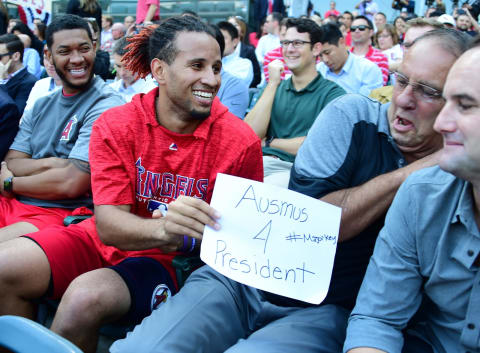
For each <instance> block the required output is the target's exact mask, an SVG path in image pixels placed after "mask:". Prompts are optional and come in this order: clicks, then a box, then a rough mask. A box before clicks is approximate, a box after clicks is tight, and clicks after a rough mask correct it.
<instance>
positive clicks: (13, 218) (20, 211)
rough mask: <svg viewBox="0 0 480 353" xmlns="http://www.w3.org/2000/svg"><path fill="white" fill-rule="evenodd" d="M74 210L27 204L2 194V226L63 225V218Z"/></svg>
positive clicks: (0, 216)
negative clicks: (23, 223) (18, 224)
mask: <svg viewBox="0 0 480 353" xmlns="http://www.w3.org/2000/svg"><path fill="white" fill-rule="evenodd" d="M74 211H75V210H70V209H66V208H53V207H52V208H48V207H38V206H32V205H27V204H24V203H22V202H20V201H18V200H17V199H7V198H6V197H3V196H1V195H0V228H2V227H6V226H9V225H11V224H14V223H18V222H28V223H30V224H33V225H34V226H35V227H37V228H38V229H43V228H45V227H47V226H50V225H54V224H58V225H63V219H64V218H65V217H67V216H70V215H71V214H72V213H73V212H74ZM90 213H91V212H90Z"/></svg>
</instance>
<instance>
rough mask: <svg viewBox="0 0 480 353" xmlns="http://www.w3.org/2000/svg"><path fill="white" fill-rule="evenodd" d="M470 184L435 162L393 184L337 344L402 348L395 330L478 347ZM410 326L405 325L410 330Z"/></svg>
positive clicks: (455, 347) (479, 277)
mask: <svg viewBox="0 0 480 353" xmlns="http://www.w3.org/2000/svg"><path fill="white" fill-rule="evenodd" d="M473 207H474V200H473V196H472V186H471V184H470V183H469V182H466V181H464V180H462V179H459V178H456V177H455V176H453V175H452V174H449V173H446V172H444V171H442V170H441V169H440V168H439V167H438V166H437V167H432V168H428V169H423V170H420V171H419V172H417V173H414V174H412V175H411V176H410V177H409V178H408V179H407V180H406V181H405V182H404V183H403V185H402V186H401V187H400V189H399V190H398V192H397V194H396V197H395V200H394V201H393V203H392V206H391V207H390V210H389V211H388V214H387V218H386V220H385V226H384V228H383V229H382V231H381V233H380V235H379V237H378V240H377V243H376V247H375V252H374V254H373V256H372V259H371V260H370V264H369V266H368V270H367V273H366V275H365V279H364V281H363V284H362V288H361V290H360V293H359V295H358V299H357V304H356V306H355V309H354V310H353V312H352V316H351V317H350V321H349V326H348V330H347V339H346V341H345V346H344V350H345V351H347V350H349V349H352V348H355V347H374V348H377V349H381V350H384V351H386V352H389V353H395V352H401V350H402V346H403V335H402V329H403V328H405V326H406V325H407V322H408V321H409V320H410V318H411V317H412V316H413V315H414V314H415V313H416V311H417V309H418V308H419V306H420V305H421V303H422V300H423V303H424V304H422V307H421V309H420V312H421V313H422V318H423V320H422V321H423V324H419V325H417V326H416V327H414V328H413V329H412V330H413V332H414V333H416V335H417V336H418V337H421V338H422V339H423V340H424V341H426V342H428V343H429V344H430V345H431V346H432V347H433V348H434V351H435V352H439V353H444V352H463V353H466V352H472V353H473V352H480V272H479V268H478V266H476V265H475V260H476V259H477V257H478V256H479V254H480V232H479V230H478V227H477V224H476V222H475V216H474V210H473ZM412 330H411V331H412Z"/></svg>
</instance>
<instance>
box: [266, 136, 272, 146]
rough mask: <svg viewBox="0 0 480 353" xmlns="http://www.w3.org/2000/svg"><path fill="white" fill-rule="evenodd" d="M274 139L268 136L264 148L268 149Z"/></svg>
mask: <svg viewBox="0 0 480 353" xmlns="http://www.w3.org/2000/svg"><path fill="white" fill-rule="evenodd" d="M273 139H274V137H273V136H270V137H269V138H267V139H266V140H265V147H270V144H271V143H272V141H273Z"/></svg>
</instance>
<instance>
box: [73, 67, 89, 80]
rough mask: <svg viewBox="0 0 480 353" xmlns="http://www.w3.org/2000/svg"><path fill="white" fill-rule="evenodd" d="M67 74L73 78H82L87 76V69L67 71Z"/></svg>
mask: <svg viewBox="0 0 480 353" xmlns="http://www.w3.org/2000/svg"><path fill="white" fill-rule="evenodd" d="M68 72H69V73H70V75H72V76H73V77H75V78H82V77H84V76H85V75H86V74H87V69H86V68H85V67H81V68H74V69H69V70H68Z"/></svg>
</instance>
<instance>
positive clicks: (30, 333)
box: [0, 315, 82, 353]
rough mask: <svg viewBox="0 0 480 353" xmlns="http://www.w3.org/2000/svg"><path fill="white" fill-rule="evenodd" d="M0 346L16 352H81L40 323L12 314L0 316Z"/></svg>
mask: <svg viewBox="0 0 480 353" xmlns="http://www.w3.org/2000/svg"><path fill="white" fill-rule="evenodd" d="M0 346H1V347H5V348H7V349H10V350H11V351H13V352H16V353H31V352H35V353H82V351H81V350H80V349H79V348H78V347H77V346H75V345H74V344H73V343H72V342H70V341H68V340H66V339H65V338H63V337H61V336H59V335H57V334H56V333H54V332H53V331H50V330H49V329H47V328H45V327H43V326H42V325H40V324H38V323H36V322H34V321H32V320H29V319H26V318H23V317H20V316H12V315H4V316H0Z"/></svg>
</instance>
